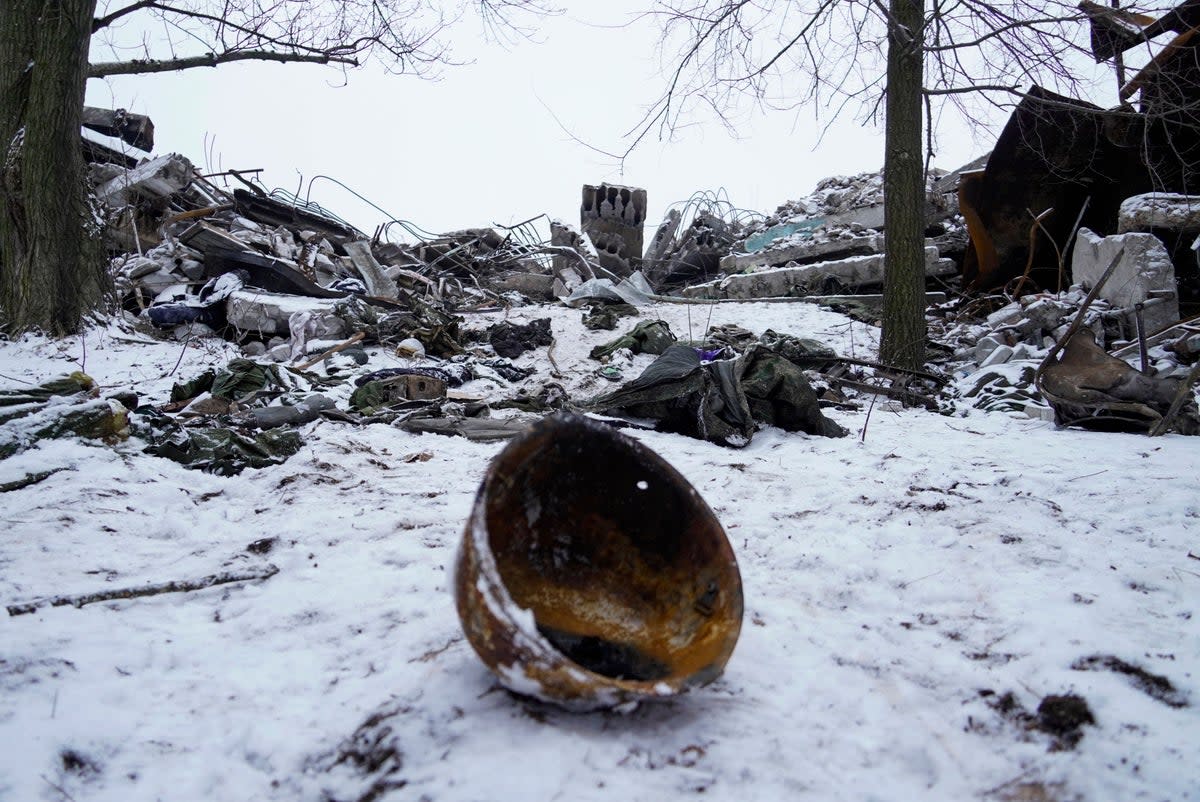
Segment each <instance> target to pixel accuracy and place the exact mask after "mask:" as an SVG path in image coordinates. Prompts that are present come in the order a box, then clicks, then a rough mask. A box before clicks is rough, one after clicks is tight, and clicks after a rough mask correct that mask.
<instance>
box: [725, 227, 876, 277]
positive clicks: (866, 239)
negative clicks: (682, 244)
mask: <svg viewBox="0 0 1200 802" xmlns="http://www.w3.org/2000/svg"><path fill="white" fill-rule="evenodd" d="M882 252H883V237H882V236H881V235H879V234H868V235H866V236H861V237H848V238H845V239H824V238H822V239H807V240H800V241H796V240H786V241H785V242H783V243H781V244H779V245H778V246H776V247H773V248H767V249H766V250H762V251H758V252H757V253H731V254H729V255H728V256H726V257H724V258H723V259H721V270H723V271H725V272H726V273H743V272H745V271H747V270H753V269H755V268H763V267H776V266H780V265H785V264H787V263H788V262H815V261H817V260H819V259H821V258H822V257H827V256H831V255H836V256H839V257H841V256H865V255H870V254H878V253H882Z"/></svg>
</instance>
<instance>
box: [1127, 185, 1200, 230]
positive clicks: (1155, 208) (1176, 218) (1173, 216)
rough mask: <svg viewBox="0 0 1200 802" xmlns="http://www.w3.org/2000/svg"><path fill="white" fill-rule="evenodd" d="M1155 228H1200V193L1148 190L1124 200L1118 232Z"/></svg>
mask: <svg viewBox="0 0 1200 802" xmlns="http://www.w3.org/2000/svg"><path fill="white" fill-rule="evenodd" d="M1153 228H1166V229H1170V230H1172V231H1194V230H1200V195H1179V194H1177V193H1174V192H1147V193H1146V194H1144V195H1134V196H1133V197H1131V198H1126V199H1125V200H1123V201H1122V202H1121V210H1120V212H1118V213H1117V232H1118V233H1120V234H1124V233H1127V232H1130V231H1149V230H1150V229H1153Z"/></svg>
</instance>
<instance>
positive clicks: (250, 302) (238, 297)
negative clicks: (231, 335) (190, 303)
mask: <svg viewBox="0 0 1200 802" xmlns="http://www.w3.org/2000/svg"><path fill="white" fill-rule="evenodd" d="M339 303H340V299H325V298H305V297H303V296H300V295H279V294H276V293H272V292H264V291H262V290H256V289H244V290H237V291H236V292H234V293H232V294H231V295H230V296H229V298H228V299H227V300H226V301H225V315H226V317H227V318H228V320H229V324H230V325H231V326H234V327H235V328H238V329H241V330H242V331H261V332H263V333H266V334H282V335H288V334H289V333H290V331H291V329H290V328H289V327H288V319H289V318H291V316H292V315H294V314H296V313H297V312H313V313H315V314H322V313H324V314H328V313H331V312H333V311H334V309H335V308H336V306H337V305H338V304H339ZM288 348H289V349H290V346H288ZM287 357H288V352H287V351H285V352H284V356H283V358H284V359H286V358H287Z"/></svg>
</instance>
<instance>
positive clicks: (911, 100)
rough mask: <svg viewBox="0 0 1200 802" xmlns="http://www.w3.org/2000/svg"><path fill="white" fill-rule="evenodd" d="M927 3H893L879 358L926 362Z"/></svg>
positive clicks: (902, 363)
mask: <svg viewBox="0 0 1200 802" xmlns="http://www.w3.org/2000/svg"><path fill="white" fill-rule="evenodd" d="M923 6H924V2H923V0H890V2H889V13H890V16H891V20H890V22H889V24H888V53H887V98H886V106H885V109H886V111H885V113H886V119H885V128H884V165H883V195H884V203H885V206H884V228H885V230H886V232H887V255H886V257H885V258H886V261H885V265H886V267H885V271H884V280H883V332H882V335H881V339H880V344H879V359H880V361H881V362H883V363H884V364H886V365H891V366H894V367H898V368H905V369H908V370H919V369H920V368H921V366H922V365H924V363H925V335H926V326H925V175H924V165H923V160H922V157H921V152H922V144H921V133H922V119H921V110H922V95H921V87H922V83H923V77H924V58H923V53H924V51H923V49H922V44H923V38H924V30H923V25H924V7H923Z"/></svg>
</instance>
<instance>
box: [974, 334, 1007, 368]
mask: <svg viewBox="0 0 1200 802" xmlns="http://www.w3.org/2000/svg"><path fill="white" fill-rule="evenodd" d="M1002 345H1004V343H1003V342H1001V341H1000V339H999V338H996V337H981V338H980V339H979V342H977V343H975V348H974V349H973V350H972V356H973V357H974V359H975V362H976V363H982V362H983V360H985V359H987V358H988V356H989V355H990V354H991V353H992V352H993V351H995V350H996V349H997V348H999V347H1000V346H1002Z"/></svg>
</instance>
